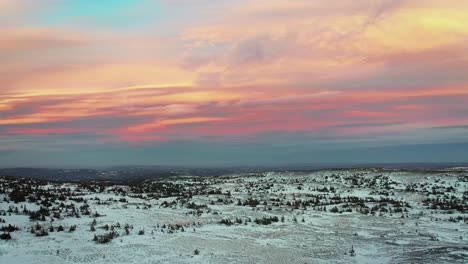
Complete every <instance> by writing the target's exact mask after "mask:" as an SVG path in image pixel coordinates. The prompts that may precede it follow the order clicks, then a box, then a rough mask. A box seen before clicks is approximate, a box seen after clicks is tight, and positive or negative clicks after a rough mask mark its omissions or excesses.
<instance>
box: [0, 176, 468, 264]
mask: <svg viewBox="0 0 468 264" xmlns="http://www.w3.org/2000/svg"><path fill="white" fill-rule="evenodd" d="M0 187H1V188H0V201H1V202H0V221H1V222H3V223H0V227H2V226H4V227H7V226H8V225H13V226H15V227H18V229H19V230H17V231H13V232H9V233H10V235H11V237H12V239H10V240H0V263H467V262H468V246H467V242H466V240H468V228H467V227H468V225H467V224H468V215H467V214H466V212H467V210H468V188H467V187H468V171H464V170H463V169H459V170H450V171H449V170H447V171H430V172H428V171H403V170H379V169H352V170H321V171H315V172H270V173H261V174H236V175H227V176H223V177H206V178H205V177H204V178H200V177H178V178H168V179H163V180H159V181H146V182H141V183H112V184H111V183H86V184H77V183H54V182H40V181H34V180H20V179H15V178H5V177H4V178H0ZM12 193H13V194H14V195H12ZM21 197H25V199H26V201H18V202H17V203H15V202H14V200H15V199H19V200H22V199H21ZM41 207H42V210H39V209H40V208H41ZM31 215H33V216H31ZM43 220H44V221H43ZM93 221H95V222H94V223H93ZM106 225H107V226H106ZM51 226H52V228H53V231H51ZM59 226H62V227H63V228H64V231H61V232H58V227H59ZM72 226H76V230H74V231H70V227H72ZM125 226H127V228H125ZM31 229H32V231H31ZM93 229H95V230H94V231H93ZM42 230H45V231H47V233H48V235H47V236H37V235H36V234H37V233H40V232H41V231H42ZM140 231H142V232H140ZM143 231H144V234H143ZM111 232H113V234H114V235H113V236H114V237H113V239H112V240H111V241H110V242H108V243H97V242H96V241H93V239H94V236H95V235H97V236H99V235H103V234H109V233H111ZM4 233H5V234H6V233H8V232H4ZM139 233H140V234H139ZM352 248H353V250H354V252H355V254H351V253H350V251H351V249H352ZM196 250H198V251H199V254H196V253H195V251H196Z"/></svg>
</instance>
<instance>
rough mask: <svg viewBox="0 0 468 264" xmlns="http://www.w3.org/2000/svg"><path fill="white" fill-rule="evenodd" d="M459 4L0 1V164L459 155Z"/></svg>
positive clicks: (462, 156)
mask: <svg viewBox="0 0 468 264" xmlns="http://www.w3.org/2000/svg"><path fill="white" fill-rule="evenodd" d="M467 10H468V1H467V0H411V1H410V0H376V1H370V0H368V1H364V0H340V1H329V0H327V1H325V0H315V1H312V0H295V1H278V0H249V1H247V0H216V1H213V0H159V1H157V0H154V1H150V0H113V1H94V0H80V1H78V0H76V1H75V0H1V1H0V167H30V166H44V167H46V166H59V167H66V166H75V167H86V166H112V165H190V166H241V165H249V166H252V165H253V166H256V165H262V166H263V165H288V164H318V163H377V162H380V163H383V162H390V163H394V162H463V161H465V162H466V161H468V12H467Z"/></svg>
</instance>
